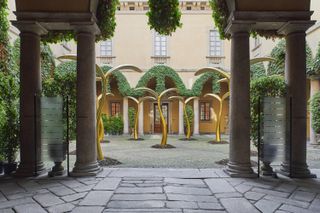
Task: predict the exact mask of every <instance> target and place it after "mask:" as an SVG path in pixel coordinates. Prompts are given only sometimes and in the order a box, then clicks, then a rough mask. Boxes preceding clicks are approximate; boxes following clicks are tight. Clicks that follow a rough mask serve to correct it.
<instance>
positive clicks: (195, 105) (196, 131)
mask: <svg viewBox="0 0 320 213" xmlns="http://www.w3.org/2000/svg"><path fill="white" fill-rule="evenodd" d="M193 114H194V122H193V135H199V117H200V116H199V98H195V99H194V100H193Z"/></svg>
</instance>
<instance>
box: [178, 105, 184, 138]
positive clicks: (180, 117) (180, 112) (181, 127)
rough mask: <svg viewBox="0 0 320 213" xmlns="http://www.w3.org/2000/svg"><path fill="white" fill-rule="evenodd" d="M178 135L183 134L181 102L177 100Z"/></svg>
mask: <svg viewBox="0 0 320 213" xmlns="http://www.w3.org/2000/svg"><path fill="white" fill-rule="evenodd" d="M179 135H184V125H183V103H182V102H181V101H180V100H179Z"/></svg>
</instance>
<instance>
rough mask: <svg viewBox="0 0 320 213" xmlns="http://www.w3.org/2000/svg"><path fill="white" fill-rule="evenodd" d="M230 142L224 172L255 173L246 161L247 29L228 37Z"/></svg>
mask: <svg viewBox="0 0 320 213" xmlns="http://www.w3.org/2000/svg"><path fill="white" fill-rule="evenodd" d="M230 90H231V94H230V113H229V114H230V145H229V163H228V166H227V169H226V172H227V173H228V174H229V175H230V176H231V177H257V175H256V174H254V173H253V170H252V168H251V163H250V64H249V33H248V32H246V31H240V32H232V37H231V89H230Z"/></svg>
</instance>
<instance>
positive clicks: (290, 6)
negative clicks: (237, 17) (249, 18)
mask: <svg viewBox="0 0 320 213" xmlns="http://www.w3.org/2000/svg"><path fill="white" fill-rule="evenodd" d="M226 2H227V5H228V9H229V12H232V11H308V10H309V9H310V0H297V1H292V0H280V1H279V0H267V1H257V0H226Z"/></svg>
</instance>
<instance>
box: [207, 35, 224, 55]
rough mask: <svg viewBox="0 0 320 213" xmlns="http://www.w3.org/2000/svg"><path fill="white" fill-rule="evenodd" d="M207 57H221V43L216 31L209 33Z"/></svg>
mask: <svg viewBox="0 0 320 213" xmlns="http://www.w3.org/2000/svg"><path fill="white" fill-rule="evenodd" d="M209 56H217V57H222V56H223V43H222V41H221V39H220V35H219V32H218V31H217V30H215V29H214V30H210V31H209Z"/></svg>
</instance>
